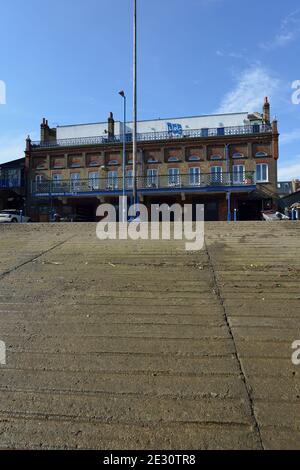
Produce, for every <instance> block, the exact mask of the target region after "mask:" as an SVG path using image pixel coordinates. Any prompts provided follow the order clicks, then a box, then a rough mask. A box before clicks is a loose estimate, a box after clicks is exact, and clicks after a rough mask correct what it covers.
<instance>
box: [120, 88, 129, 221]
mask: <svg viewBox="0 0 300 470" xmlns="http://www.w3.org/2000/svg"><path fill="white" fill-rule="evenodd" d="M119 95H120V96H121V97H122V98H123V100H124V119H123V162H122V173H123V190H122V196H123V202H122V222H123V223H125V222H126V221H127V216H126V214H125V211H126V204H125V198H126V95H125V92H124V91H123V90H121V91H120V92H119Z"/></svg>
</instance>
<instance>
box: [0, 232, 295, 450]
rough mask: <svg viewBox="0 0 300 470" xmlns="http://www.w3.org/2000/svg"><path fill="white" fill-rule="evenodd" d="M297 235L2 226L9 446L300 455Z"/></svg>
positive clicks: (2, 389)
mask: <svg viewBox="0 0 300 470" xmlns="http://www.w3.org/2000/svg"><path fill="white" fill-rule="evenodd" d="M299 227H300V226H299V224H297V223H296V224H292V223H287V224H285V223H283V224H275V225H274V224H263V223H245V224H243V223H241V224H231V225H229V224H222V223H219V224H206V250H203V251H201V252H197V253H187V252H186V251H185V246H184V243H182V242H180V241H170V242H150V241H149V242H134V243H131V242H130V241H127V242H108V241H107V242H100V241H98V240H97V238H96V235H95V225H94V224H49V225H48V224H47V225H44V224H40V225H34V224H32V225H28V226H25V225H24V226H18V227H8V226H6V227H0V242H1V243H0V255H1V254H2V256H0V271H2V274H3V275H2V276H1V275H0V340H4V341H5V342H6V345H7V365H6V366H5V367H0V447H1V448H19V449H20V448H22V449H60V448H61V449H64V448H68V449H83V448H93V449H153V448H157V449H232V448H233V449H260V448H264V449H271V448H289V447H291V448H299V442H300V424H299V419H298V418H296V416H297V410H298V407H299V403H300V401H299V398H298V397H300V382H299V372H298V369H297V368H296V367H295V366H292V363H291V359H290V354H291V341H292V340H295V339H299V338H297V332H298V331H299V335H298V336H300V321H299V316H300V314H299V300H298V299H300V296H299V294H298V291H297V285H298V282H299V273H300V270H299V268H298V266H299V265H300V258H299V251H300V250H299V233H300V232H299ZM282 298H283V299H284V310H283V309H282V308H281V307H280V302H279V301H280V299H282ZM297 328H298V330H297Z"/></svg>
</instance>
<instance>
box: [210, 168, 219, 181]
mask: <svg viewBox="0 0 300 470" xmlns="http://www.w3.org/2000/svg"><path fill="white" fill-rule="evenodd" d="M210 171H211V182H212V183H222V167H221V166H212V167H211V170H210Z"/></svg>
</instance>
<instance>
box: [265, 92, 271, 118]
mask: <svg viewBox="0 0 300 470" xmlns="http://www.w3.org/2000/svg"><path fill="white" fill-rule="evenodd" d="M270 116H271V114H270V103H269V99H268V97H267V96H266V98H265V101H264V107H263V122H264V124H268V125H270Z"/></svg>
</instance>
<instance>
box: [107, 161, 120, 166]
mask: <svg viewBox="0 0 300 470" xmlns="http://www.w3.org/2000/svg"><path fill="white" fill-rule="evenodd" d="M116 165H119V162H118V160H110V161H109V162H108V166H116Z"/></svg>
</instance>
